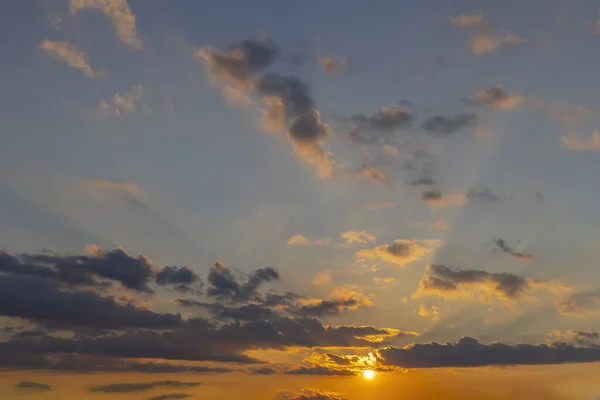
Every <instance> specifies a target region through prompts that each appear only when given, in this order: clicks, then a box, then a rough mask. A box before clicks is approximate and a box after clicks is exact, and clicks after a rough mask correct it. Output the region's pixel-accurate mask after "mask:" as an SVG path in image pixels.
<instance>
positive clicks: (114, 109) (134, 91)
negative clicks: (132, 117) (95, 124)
mask: <svg viewBox="0 0 600 400" xmlns="http://www.w3.org/2000/svg"><path fill="white" fill-rule="evenodd" d="M143 99H144V88H143V87H142V85H140V84H138V85H135V86H131V87H130V88H129V90H128V91H127V92H125V93H123V94H120V93H117V94H115V95H114V96H113V98H112V99H111V100H110V101H109V102H108V103H107V102H105V101H103V102H101V103H100V105H99V106H98V107H97V108H96V112H98V113H108V114H110V115H114V116H116V117H122V116H124V115H125V114H130V113H131V112H133V111H134V110H135V108H136V107H137V106H138V105H139V104H140V103H141V102H142V100H143Z"/></svg>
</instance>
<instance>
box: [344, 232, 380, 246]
mask: <svg viewBox="0 0 600 400" xmlns="http://www.w3.org/2000/svg"><path fill="white" fill-rule="evenodd" d="M340 237H341V238H342V239H344V240H345V241H346V243H347V244H355V243H363V244H365V243H374V242H375V240H376V237H375V235H372V234H370V233H369V232H367V231H347V232H344V233H342V234H341V235H340Z"/></svg>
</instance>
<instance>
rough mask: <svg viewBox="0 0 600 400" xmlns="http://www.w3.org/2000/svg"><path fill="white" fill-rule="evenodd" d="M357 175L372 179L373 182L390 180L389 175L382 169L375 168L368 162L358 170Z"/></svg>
mask: <svg viewBox="0 0 600 400" xmlns="http://www.w3.org/2000/svg"><path fill="white" fill-rule="evenodd" d="M356 176H357V177H359V178H365V179H368V180H371V181H373V182H377V183H387V182H388V178H387V176H386V175H385V174H384V173H383V172H382V171H380V170H379V169H377V168H375V167H374V166H372V165H368V164H364V165H363V166H361V167H360V168H359V169H358V171H356Z"/></svg>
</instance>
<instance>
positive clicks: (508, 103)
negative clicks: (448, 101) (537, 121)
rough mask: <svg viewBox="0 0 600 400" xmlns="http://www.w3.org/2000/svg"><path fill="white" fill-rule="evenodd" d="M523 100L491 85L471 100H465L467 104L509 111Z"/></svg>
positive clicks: (499, 87)
mask: <svg viewBox="0 0 600 400" xmlns="http://www.w3.org/2000/svg"><path fill="white" fill-rule="evenodd" d="M522 100H523V99H522V98H521V97H519V96H515V95H511V94H508V93H507V92H506V91H505V90H504V89H502V87H501V86H500V85H493V86H490V87H489V88H487V89H484V90H482V91H480V92H477V93H476V94H475V97H473V98H472V99H466V100H465V102H466V103H469V104H478V105H484V106H488V107H493V108H503V109H511V108H514V107H515V106H516V105H517V104H519V103H520V102H521V101H522Z"/></svg>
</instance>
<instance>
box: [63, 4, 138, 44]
mask: <svg viewBox="0 0 600 400" xmlns="http://www.w3.org/2000/svg"><path fill="white" fill-rule="evenodd" d="M69 4H70V9H71V14H76V13H77V12H79V11H80V10H85V9H89V10H95V11H100V12H102V13H104V15H106V16H107V17H108V18H109V19H110V21H111V23H112V24H113V26H114V28H115V31H116V33H117V36H118V37H119V39H121V41H122V42H123V43H125V44H127V45H128V46H131V47H133V48H135V49H141V48H142V40H141V39H140V38H139V36H138V34H137V31H136V26H135V15H134V14H133V13H132V12H131V8H129V4H128V3H127V0H70V1H69Z"/></svg>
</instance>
